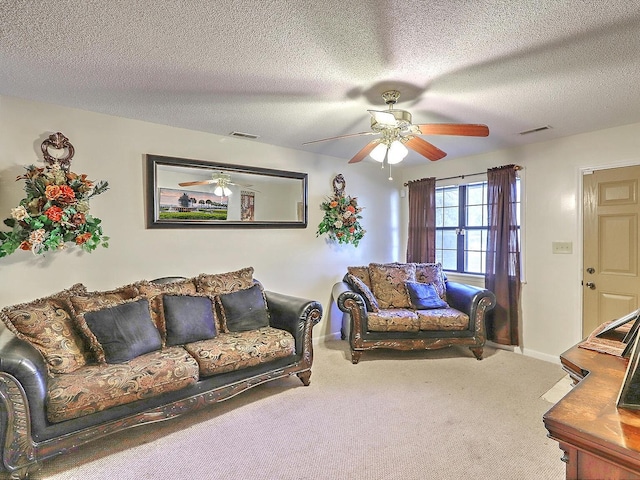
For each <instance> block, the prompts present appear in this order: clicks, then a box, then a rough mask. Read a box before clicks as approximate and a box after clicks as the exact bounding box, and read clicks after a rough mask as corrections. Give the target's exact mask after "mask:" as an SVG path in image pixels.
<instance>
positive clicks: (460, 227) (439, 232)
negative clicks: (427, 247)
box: [435, 176, 523, 276]
mask: <svg viewBox="0 0 640 480" xmlns="http://www.w3.org/2000/svg"><path fill="white" fill-rule="evenodd" d="M478 184H482V185H483V199H482V202H483V203H482V204H476V203H474V204H472V205H469V204H468V193H469V186H472V185H478ZM447 189H456V190H457V195H458V201H457V207H458V219H457V223H458V224H457V225H455V226H451V225H447V226H445V225H444V223H445V220H444V211H443V209H444V208H451V206H450V205H446V203H445V198H444V195H443V198H442V202H441V203H442V206H438V205H439V202H438V193H439V191H442V192H444V191H445V190H447ZM517 189H518V195H517V198H516V203H517V206H516V208H517V211H518V217H519V219H520V222H519V225H518V230H519V235H520V246H521V249H520V250H521V252H522V237H523V229H522V223H523V222H522V219H523V215H522V181H521V178H520V176H518V179H517ZM478 205H481V206H482V207H483V212H482V225H468V223H469V207H470V206H471V207H475V206H478ZM439 209H440V210H442V211H441V212H439ZM435 215H436V232H435V233H436V262H440V263H442V265H443V270H445V271H447V272H450V273H452V274H460V275H477V276H484V274H485V272H486V248H487V236H488V232H489V227H488V225H487V221H488V219H487V178H486V176H484V178H481V179H478V180H475V181H464V179H461V181H460V182H456V183H449V184H447V185H437V186H436V206H435ZM439 215H440V216H441V217H442V225H440V226H438V217H439ZM451 231H455V232H456V242H455V245H456V248H455V262H456V268H455V269H452V268H450V265H448V262H447V265H446V264H445V261H444V260H445V252H447V251H449V252H451V251H453V249H451V248H443V247H444V245H443V244H444V232H451ZM470 231H476V232H477V231H479V232H481V233H480V242H481V245H480V250H471V249H469V248H468V238H469V237H468V235H467V232H470ZM469 252H479V253H480V270H481V271H470V270H468V268H469V261H468V254H469Z"/></svg>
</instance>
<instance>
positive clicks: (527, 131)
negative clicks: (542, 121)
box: [520, 125, 551, 135]
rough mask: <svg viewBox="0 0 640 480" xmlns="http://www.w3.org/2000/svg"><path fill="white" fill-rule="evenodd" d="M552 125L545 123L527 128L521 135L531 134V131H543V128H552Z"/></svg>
mask: <svg viewBox="0 0 640 480" xmlns="http://www.w3.org/2000/svg"><path fill="white" fill-rule="evenodd" d="M550 129H551V125H544V126H542V127H537V128H532V129H531V130H525V131H524V132H520V135H529V134H530V133H537V132H542V131H543V130H550Z"/></svg>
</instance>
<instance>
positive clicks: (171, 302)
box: [162, 293, 216, 347]
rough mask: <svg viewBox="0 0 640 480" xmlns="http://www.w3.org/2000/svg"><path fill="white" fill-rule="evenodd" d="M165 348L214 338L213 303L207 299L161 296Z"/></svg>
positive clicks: (185, 296)
mask: <svg viewBox="0 0 640 480" xmlns="http://www.w3.org/2000/svg"><path fill="white" fill-rule="evenodd" d="M162 304H163V308H164V320H165V327H166V330H167V339H166V343H167V346H169V347H170V346H173V345H184V344H186V343H191V342H197V341H199V340H206V339H209V338H213V337H215V336H216V325H215V320H214V317H213V303H212V302H211V299H210V298H208V297H201V296H192V295H169V294H166V293H165V294H164V295H163V296H162Z"/></svg>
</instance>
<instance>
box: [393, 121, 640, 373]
mask: <svg viewBox="0 0 640 480" xmlns="http://www.w3.org/2000/svg"><path fill="white" fill-rule="evenodd" d="M510 163H515V164H518V165H521V166H523V167H524V170H523V172H522V178H523V180H522V187H523V194H524V197H523V208H524V212H523V213H524V215H523V227H524V229H523V234H524V235H523V245H522V246H523V257H524V258H523V263H524V269H525V282H526V283H525V284H524V285H523V289H522V310H523V315H522V317H523V326H522V327H523V331H522V336H523V342H522V348H523V351H524V353H525V354H528V355H532V356H536V357H539V358H543V359H547V360H551V361H557V359H558V355H559V354H560V353H562V352H563V351H564V350H566V349H567V348H569V347H571V346H572V345H574V344H575V343H577V342H578V341H580V340H581V337H582V336H581V318H582V317H581V315H582V313H581V310H582V288H583V287H582V286H581V284H580V282H581V280H582V276H581V271H582V233H581V230H582V205H581V202H582V199H581V196H582V192H581V184H582V178H581V177H582V175H581V172H582V170H583V169H586V168H588V167H594V168H603V167H609V168H612V167H618V166H623V165H631V164H640V124H634V125H627V126H623V127H618V128H612V129H607V130H601V131H597V132H592V133H589V134H583V135H575V136H572V137H566V138H563V139H559V140H553V141H547V142H541V143H537V144H533V145H528V146H524V147H518V148H512V149H507V150H501V151H497V152H493V153H490V154H484V155H477V156H473V157H466V158H462V159H455V160H450V161H449V160H447V159H446V158H445V159H443V160H441V161H439V162H433V163H432V162H425V164H424V165H423V166H418V167H413V168H407V169H405V170H403V171H402V175H403V182H406V181H407V180H414V179H418V178H423V177H431V176H435V177H436V178H441V177H448V176H453V175H463V174H469V173H475V172H482V171H486V169H487V168H489V167H496V166H500V165H506V164H510ZM470 180H473V177H471V178H470ZM407 197H408V196H407ZM402 200H403V204H402V211H403V214H402V216H401V217H402V222H403V225H404V224H406V221H407V220H406V219H407V210H408V203H407V198H406V197H405V198H404V199H402ZM553 241H567V242H573V254H570V255H567V254H563V255H558V254H552V253H551V243H552V242H553ZM401 243H403V244H406V229H405V231H403V232H402V240H401Z"/></svg>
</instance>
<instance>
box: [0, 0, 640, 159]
mask: <svg viewBox="0 0 640 480" xmlns="http://www.w3.org/2000/svg"><path fill="white" fill-rule="evenodd" d="M0 18H1V19H2V22H1V24H0V94H3V95H9V96H16V97H22V98H27V99H33V100H37V101H43V102H48V103H54V104H59V105H67V106H71V107H76V108H80V109H84V110H90V111H95V112H101V113H106V114H110V115H117V116H121V117H127V118H135V119H140V120H146V121H150V122H154V123H160V124H166V125H173V126H177V127H183V128H188V129H193V130H201V131H205V132H212V133H216V134H220V135H227V134H229V133H230V132H232V131H240V132H247V133H252V134H257V135H259V136H260V138H258V139H257V140H247V141H253V142H264V143H268V144H273V145H280V146H284V147H289V148H294V149H300V150H307V151H310V152H317V153H322V154H326V155H332V156H336V157H339V158H342V159H345V163H346V159H349V158H351V157H352V156H353V155H354V154H355V153H356V152H357V151H358V150H359V149H360V148H361V147H362V146H364V145H365V144H366V143H367V142H368V141H369V140H370V139H371V137H366V136H365V137H356V138H348V139H340V140H335V141H328V142H322V143H318V144H313V145H309V146H303V145H302V143H303V142H307V141H310V140H316V139H320V138H325V137H332V136H337V135H344V134H349V133H356V132H363V131H367V130H369V119H370V117H369V114H368V113H367V109H380V110H382V109H383V108H384V107H385V105H384V102H383V100H382V98H381V97H380V94H381V93H382V92H383V91H384V90H387V89H389V88H395V89H397V90H400V92H401V97H400V101H399V103H398V105H397V108H403V109H406V110H408V111H410V112H411V113H412V114H413V121H414V123H430V122H449V123H484V124H487V125H488V126H489V129H490V131H491V134H490V136H489V137H488V138H470V137H445V136H429V137H423V138H425V140H428V141H430V142H432V143H433V144H435V145H436V146H438V147H439V148H441V149H443V150H444V151H446V152H447V153H448V156H447V157H446V158H445V159H444V160H441V161H451V160H453V159H454V158H455V157H457V156H462V155H469V154H473V153H480V152H486V151H491V150H495V149H499V148H503V147H508V146H513V145H519V144H523V143H531V142H538V141H544V140H548V139H552V138H558V137H563V136H567V135H573V134H576V133H581V132H588V131H593V130H598V129H602V128H607V127H612V126H617V125H624V124H629V123H636V122H640V108H639V106H640V81H639V79H640V34H639V33H640V29H639V27H640V4H639V3H638V2H635V1H631V2H630V1H628V0H608V1H606V2H605V1H604V0H598V1H588V0H568V1H558V0H536V1H531V0H502V1H501V0H493V1H491V0H466V1H465V0H434V1H429V2H427V1H417V0H414V1H412V0H403V1H391V0H387V1H380V0H378V1H376V0H349V1H348V2H345V1H344V0H324V1H320V2H319V1H313V2H311V1H300V0H262V1H257V0H256V1H248V0H247V1H237V0H236V1H233V0H216V1H211V0H164V1H162V2H152V1H148V0H147V1H144V0H115V1H96V0H47V1H33V0H3V1H2V2H0ZM543 125H550V126H551V129H549V130H546V131H543V132H539V133H533V134H529V135H520V134H519V132H521V131H524V130H529V129H533V128H536V127H540V126H543ZM419 162H428V161H427V160H425V159H424V158H423V157H421V156H419V155H418V154H416V153H410V155H409V157H408V158H407V159H406V160H405V165H415V164H417V163H419Z"/></svg>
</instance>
